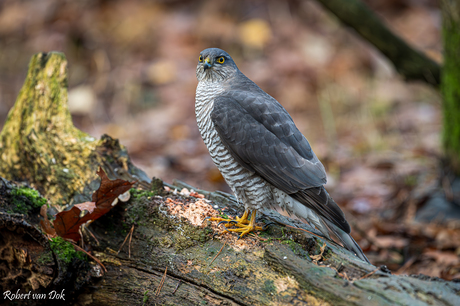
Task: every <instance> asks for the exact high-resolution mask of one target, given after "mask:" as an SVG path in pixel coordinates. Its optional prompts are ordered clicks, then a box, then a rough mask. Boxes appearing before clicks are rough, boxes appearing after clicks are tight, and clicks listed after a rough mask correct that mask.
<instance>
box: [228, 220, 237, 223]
mask: <svg viewBox="0 0 460 306" xmlns="http://www.w3.org/2000/svg"><path fill="white" fill-rule="evenodd" d="M227 223H230V224H232V223H235V224H237V223H238V222H236V221H235V220H232V221H228V222H227Z"/></svg>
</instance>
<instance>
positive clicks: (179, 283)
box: [172, 280, 182, 294]
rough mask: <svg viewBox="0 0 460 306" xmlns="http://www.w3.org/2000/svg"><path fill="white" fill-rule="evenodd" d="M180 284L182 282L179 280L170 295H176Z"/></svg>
mask: <svg viewBox="0 0 460 306" xmlns="http://www.w3.org/2000/svg"><path fill="white" fill-rule="evenodd" d="M181 282H182V280H179V282H178V283H177V286H176V289H174V291H173V293H172V294H174V293H176V291H177V289H179V285H180V283H181Z"/></svg>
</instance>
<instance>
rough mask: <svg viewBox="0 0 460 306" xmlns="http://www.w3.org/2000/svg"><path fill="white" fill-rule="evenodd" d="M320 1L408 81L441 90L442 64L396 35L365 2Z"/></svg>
mask: <svg viewBox="0 0 460 306" xmlns="http://www.w3.org/2000/svg"><path fill="white" fill-rule="evenodd" d="M317 1H318V2H319V3H321V4H322V5H323V6H324V7H325V8H326V9H328V10H329V11H330V12H331V13H333V14H334V15H335V16H337V18H339V19H340V21H342V22H343V23H344V24H345V25H348V26H350V27H352V28H353V29H354V30H355V31H356V32H357V33H358V34H359V35H361V36H362V37H363V38H364V39H365V40H366V41H368V42H370V43H371V44H372V45H374V46H375V47H376V48H377V49H378V50H379V51H380V52H382V53H383V55H385V56H386V57H387V58H388V59H389V60H390V61H391V62H392V63H393V65H394V66H395V68H396V70H397V71H398V73H400V74H401V75H402V76H403V77H404V78H405V79H407V80H421V81H424V82H427V83H428V84H430V85H433V86H435V87H438V86H439V84H440V74H441V68H440V66H439V64H438V63H436V62H435V61H433V60H432V59H430V58H428V57H427V56H426V55H425V54H423V53H422V52H420V51H418V50H416V49H414V48H413V47H411V46H409V45H408V44H407V43H406V42H405V41H404V40H403V39H401V38H400V37H398V36H397V35H396V34H394V33H393V32H392V31H391V30H390V29H388V28H387V27H386V26H385V24H384V23H383V22H382V21H381V20H380V18H379V17H377V15H376V14H375V13H374V12H373V11H372V10H370V9H369V8H368V7H367V5H366V4H365V3H363V2H362V1H361V0H347V1H343V0H317Z"/></svg>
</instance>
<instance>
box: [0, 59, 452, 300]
mask: <svg viewBox="0 0 460 306" xmlns="http://www.w3.org/2000/svg"><path fill="white" fill-rule="evenodd" d="M66 66H67V65H66V61H65V58H64V56H63V55H62V54H59V53H49V54H37V55H35V56H34V57H33V58H32V60H31V64H30V66H29V73H28V76H27V79H26V82H25V84H24V87H23V89H22V90H21V93H20V95H19V97H18V100H17V102H16V104H15V106H14V107H13V109H12V111H11V112H10V115H9V116H8V120H7V122H6V123H5V126H4V128H3V131H2V133H1V134H0V158H1V164H0V176H3V177H4V179H2V180H1V181H0V211H1V212H2V213H1V214H0V238H1V239H0V250H1V251H0V256H3V257H2V258H0V259H1V260H2V265H1V267H0V270H1V273H2V280H1V281H0V286H1V288H2V290H3V292H6V291H11V292H13V290H17V289H20V292H21V293H28V292H29V291H30V292H32V293H41V294H45V295H46V299H43V300H40V301H38V300H28V303H29V304H37V303H39V302H42V303H43V304H47V305H48V304H50V303H53V302H54V303H56V304H59V303H61V304H62V299H58V297H59V296H54V297H55V298H54V299H52V298H51V297H50V295H49V293H50V292H52V291H54V292H56V293H63V292H65V301H66V304H74V305H286V304H289V305H290V304H293V305H311V304H313V305H458V304H460V283H458V282H447V281H444V280H441V279H436V278H430V277H426V276H395V275H392V274H391V273H390V271H388V269H386V268H385V267H375V266H373V265H370V264H367V263H365V262H363V261H361V260H360V259H358V258H357V257H356V256H355V255H353V254H351V253H350V252H348V251H347V250H345V249H343V248H342V247H340V246H338V245H337V244H335V243H334V242H332V241H328V240H325V239H323V238H321V237H318V233H317V232H316V231H315V230H314V229H312V228H310V227H308V226H307V225H305V224H301V223H298V222H296V221H293V220H290V219H288V218H285V217H283V216H281V215H279V214H277V213H276V212H272V211H263V212H262V214H261V215H262V216H261V217H260V219H258V220H257V221H258V222H260V223H266V224H267V223H270V222H273V223H274V224H272V225H271V226H270V227H269V228H268V230H267V231H266V232H264V233H260V234H259V235H252V236H248V237H245V238H244V239H241V240H237V238H236V237H235V236H233V235H231V234H230V233H221V234H220V235H218V236H215V237H214V235H213V234H214V233H215V232H222V231H223V230H222V229H218V228H217V227H216V226H215V224H210V223H209V222H206V221H205V222H203V219H204V217H206V216H209V215H216V214H228V215H237V214H241V213H242V211H240V208H239V206H238V205H237V203H236V200H235V198H234V197H233V196H231V195H229V194H225V193H222V192H209V191H204V190H197V189H194V188H193V187H192V186H188V185H187V184H185V183H182V182H179V181H175V182H173V184H172V185H170V184H166V183H163V182H162V181H161V180H160V179H153V180H150V179H149V178H148V177H147V176H146V175H145V174H144V173H143V172H142V171H141V170H140V169H137V168H136V167H134V166H133V165H132V163H131V162H130V160H129V156H128V154H127V152H126V149H125V148H124V147H123V146H122V145H120V144H119V143H118V141H116V140H113V139H111V138H110V137H109V136H104V137H103V138H102V139H101V140H96V139H94V138H91V137H90V136H88V135H86V134H84V133H82V132H81V131H78V130H77V129H76V128H75V127H74V126H73V125H72V122H71V118H70V115H69V113H68V111H67V106H66V101H67V96H66V91H67V87H66V86H67V81H66ZM98 166H101V167H102V168H103V169H104V170H105V171H106V172H107V173H108V175H109V177H111V178H128V179H129V180H133V178H134V179H136V180H137V181H138V184H137V187H136V188H133V189H131V191H130V193H131V198H130V199H129V201H127V202H125V203H120V204H118V205H116V206H115V207H114V208H113V209H112V210H111V211H110V212H109V213H107V214H106V215H104V216H102V217H101V218H99V219H97V220H96V221H95V222H93V223H91V225H89V226H88V229H89V230H90V231H91V233H92V235H89V234H87V235H83V237H84V238H83V241H84V245H83V248H85V249H86V250H87V251H89V252H91V254H92V255H93V256H94V257H95V258H96V259H97V260H98V261H99V263H98V262H96V261H93V259H89V262H88V261H87V260H86V259H83V257H82V254H80V253H78V252H75V251H74V252H73V253H72V252H70V251H69V252H70V253H72V254H70V255H67V257H65V256H64V257H63V256H62V252H61V251H60V249H59V248H57V247H56V245H55V243H54V242H53V243H51V244H50V242H49V240H48V238H47V237H46V235H45V234H44V233H43V232H42V231H40V230H38V229H37V227H35V226H36V225H37V224H38V221H39V218H38V217H37V215H38V210H39V205H38V204H37V203H41V199H42V198H41V197H40V196H37V197H32V196H29V194H32V193H30V192H29V193H24V194H25V195H18V191H17V190H19V189H21V188H23V189H24V188H25V189H26V190H33V189H30V188H29V187H33V188H35V189H36V190H38V191H39V192H40V193H41V194H42V195H43V196H44V197H45V198H47V199H48V202H49V204H50V206H51V208H50V211H53V209H54V210H55V211H59V210H62V209H63V208H64V207H67V206H71V205H72V204H76V203H81V202H84V201H88V200H90V199H91V194H92V192H93V191H94V190H96V189H97V187H98V180H97V179H96V169H97V167H98ZM64 169H68V171H65V170H64ZM13 180H15V181H25V182H27V184H29V186H25V187H24V186H22V185H20V184H18V183H14V182H12V181H13ZM21 186H22V187H21ZM192 189H193V191H192ZM15 190H16V191H15ZM23 192H24V191H23ZM19 200H22V201H23V202H21V203H25V204H22V206H21V207H22V208H23V210H22V211H20V215H18V212H15V211H14V210H15V209H18V208H17V207H18V203H19V202H18V201H19ZM24 207H25V208H24ZM125 238H127V239H125ZM96 239H97V240H96ZM124 240H126V241H127V242H126V243H125V245H124V247H123V248H122V249H120V247H121V246H122V244H123V241H124ZM64 243H66V242H64ZM5 254H6V255H5ZM51 254H52V256H51ZM40 258H41V260H39V259H40ZM45 259H46V260H45ZM102 265H103V266H104V267H105V268H106V269H107V272H104V269H103V268H102ZM19 269H20V270H21V271H22V274H21V275H19V274H17V273H16V274H15V271H19ZM4 275H8V280H7V279H6V278H3V276H4ZM23 275H26V276H27V275H29V276H30V275H35V276H34V277H33V278H31V277H24V276H23ZM37 279H39V280H41V281H36V280H37ZM13 283H16V284H19V286H16V287H14V288H13V285H12V284H13ZM63 290H64V291H63ZM10 297H11V295H10ZM4 299H5V296H4ZM6 301H7V302H11V303H13V302H18V299H13V300H8V299H6ZM21 301H22V302H25V300H21Z"/></svg>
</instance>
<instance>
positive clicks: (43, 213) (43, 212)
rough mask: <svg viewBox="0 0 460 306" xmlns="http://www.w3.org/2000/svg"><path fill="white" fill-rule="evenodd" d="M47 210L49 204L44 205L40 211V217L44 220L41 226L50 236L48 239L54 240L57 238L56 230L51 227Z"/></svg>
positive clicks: (41, 221)
mask: <svg viewBox="0 0 460 306" xmlns="http://www.w3.org/2000/svg"><path fill="white" fill-rule="evenodd" d="M47 210H48V206H47V204H45V205H43V206H42V208H41V209H40V215H41V216H42V217H43V218H44V220H40V225H41V227H42V229H43V230H44V231H45V233H46V234H47V235H48V237H49V238H53V237H56V231H55V230H54V228H52V227H51V223H50V221H49V220H48V215H47V214H46V211H47Z"/></svg>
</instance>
